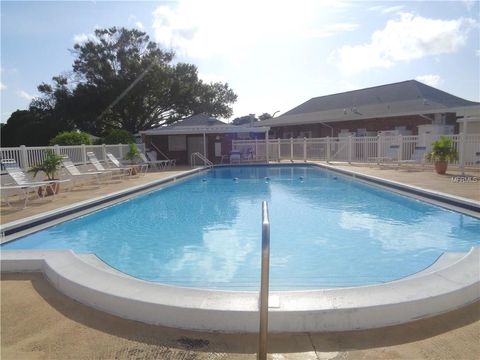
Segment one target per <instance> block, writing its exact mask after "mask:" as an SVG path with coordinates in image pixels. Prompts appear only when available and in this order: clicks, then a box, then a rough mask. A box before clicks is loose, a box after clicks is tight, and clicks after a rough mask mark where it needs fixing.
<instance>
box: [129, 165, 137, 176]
mask: <svg viewBox="0 0 480 360" xmlns="http://www.w3.org/2000/svg"><path fill="white" fill-rule="evenodd" d="M137 174H138V167H137V166H130V175H132V176H133V175H137Z"/></svg>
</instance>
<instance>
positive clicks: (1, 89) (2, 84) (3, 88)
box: [0, 82, 7, 91]
mask: <svg viewBox="0 0 480 360" xmlns="http://www.w3.org/2000/svg"><path fill="white" fill-rule="evenodd" d="M6 89H7V87H6V85H5V84H4V83H2V82H0V91H3V90H6Z"/></svg>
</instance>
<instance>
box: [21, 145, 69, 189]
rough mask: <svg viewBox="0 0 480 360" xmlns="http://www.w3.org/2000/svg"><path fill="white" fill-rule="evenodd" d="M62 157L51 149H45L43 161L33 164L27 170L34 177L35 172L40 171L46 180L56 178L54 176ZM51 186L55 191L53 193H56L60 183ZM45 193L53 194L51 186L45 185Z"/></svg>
mask: <svg viewBox="0 0 480 360" xmlns="http://www.w3.org/2000/svg"><path fill="white" fill-rule="evenodd" d="M62 159H63V157H62V156H60V155H57V154H55V153H54V152H53V151H52V150H49V151H47V156H46V157H45V159H44V160H43V162H42V163H41V164H39V165H35V166H34V167H32V168H31V169H30V170H29V172H31V173H33V177H34V178H35V177H36V176H37V174H38V173H39V172H40V171H42V172H43V173H44V174H45V176H46V177H47V179H45V180H46V181H48V180H57V178H56V176H57V173H58V170H59V169H60V165H61V163H62ZM52 188H53V191H55V194H58V192H59V191H60V184H59V183H58V182H56V183H54V184H53V186H52ZM39 191H40V192H41V191H42V189H41V188H40V189H39ZM40 195H41V193H40ZM47 195H53V193H52V189H51V187H47Z"/></svg>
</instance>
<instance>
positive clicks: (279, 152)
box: [277, 138, 281, 162]
mask: <svg viewBox="0 0 480 360" xmlns="http://www.w3.org/2000/svg"><path fill="white" fill-rule="evenodd" d="M277 149H278V162H280V155H281V151H280V138H278V139H277Z"/></svg>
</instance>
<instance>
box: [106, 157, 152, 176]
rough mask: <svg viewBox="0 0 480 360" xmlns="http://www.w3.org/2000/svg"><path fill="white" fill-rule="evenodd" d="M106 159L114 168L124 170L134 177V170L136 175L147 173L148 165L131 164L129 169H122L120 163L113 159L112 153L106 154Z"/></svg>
mask: <svg viewBox="0 0 480 360" xmlns="http://www.w3.org/2000/svg"><path fill="white" fill-rule="evenodd" d="M107 159H108V160H109V161H110V162H111V163H112V164H113V165H114V166H116V167H117V168H118V169H124V170H125V171H127V172H128V173H129V174H130V175H135V174H134V169H135V168H137V169H136V172H137V173H138V174H144V175H145V173H146V172H147V170H148V164H133V165H131V166H129V167H124V166H122V164H121V162H120V161H119V160H118V159H117V158H116V157H115V155H113V154H112V153H107Z"/></svg>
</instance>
